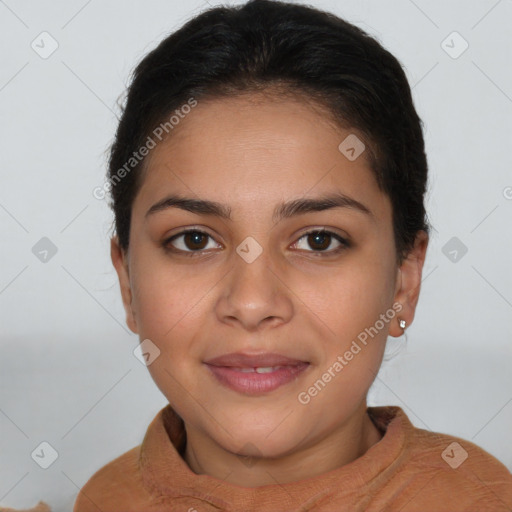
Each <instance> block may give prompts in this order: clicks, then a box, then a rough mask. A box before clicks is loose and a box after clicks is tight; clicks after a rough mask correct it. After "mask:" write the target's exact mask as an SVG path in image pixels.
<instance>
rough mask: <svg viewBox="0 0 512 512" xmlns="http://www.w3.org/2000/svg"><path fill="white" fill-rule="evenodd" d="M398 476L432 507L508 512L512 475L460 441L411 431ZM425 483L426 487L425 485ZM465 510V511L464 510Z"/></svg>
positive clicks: (484, 453)
mask: <svg viewBox="0 0 512 512" xmlns="http://www.w3.org/2000/svg"><path fill="white" fill-rule="evenodd" d="M404 453H405V454H406V456H407V464H406V465H405V466H403V470H402V472H403V473H404V474H409V478H410V479H411V480H414V481H416V483H417V488H418V489H420V487H421V488H422V490H420V491H418V492H419V493H421V494H425V495H430V497H426V499H429V500H435V501H433V504H434V503H435V504H437V505H439V504H440V503H443V502H444V503H445V504H446V505H448V503H450V504H451V503H454V505H456V507H457V508H456V509H457V510H475V507H477V508H478V510H495V511H499V510H503V511H505V510H506V511H510V510H512V474H511V473H510V471H509V470H508V469H507V467H506V466H505V465H504V464H503V463H501V462H500V461H499V460H498V459H497V458H496V457H494V456H493V455H491V454H490V453H488V452H487V451H485V450H484V449H483V448H481V447H479V446H478V445H476V444H474V443H472V442H471V441H467V440H465V439H462V438H460V437H456V436H452V435H448V434H443V433H438V432H431V431H428V430H424V429H420V428H416V427H412V429H411V431H410V435H409V436H408V439H407V444H406V449H405V450H404ZM427 481H428V484H427ZM466 507H467V508H466Z"/></svg>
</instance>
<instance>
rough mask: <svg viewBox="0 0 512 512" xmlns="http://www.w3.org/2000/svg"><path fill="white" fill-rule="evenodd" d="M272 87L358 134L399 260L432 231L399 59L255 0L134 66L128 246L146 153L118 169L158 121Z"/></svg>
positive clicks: (319, 14) (121, 144)
mask: <svg viewBox="0 0 512 512" xmlns="http://www.w3.org/2000/svg"><path fill="white" fill-rule="evenodd" d="M276 87H277V88H278V89H281V90H285V91H288V92H289V93H290V94H299V95H302V96H304V97H306V98H309V99H310V100H313V101H315V102H316V103H317V104H318V105H321V106H322V107H324V108H326V109H327V110H328V111H329V112H330V113H331V114H332V117H333V118H334V119H336V120H337V122H338V123H339V125H340V126H343V127H350V128H354V129H357V130H358V132H360V133H361V134H362V137H363V138H364V142H365V144H367V148H368V150H369V151H368V156H369V158H370V161H371V168H372V171H373V173H374V175H375V178H376V181H377V183H378V186H379V188H380V189H381V190H382V191H383V192H384V193H385V194H387V195H388V196H389V198H390V201H391V204H392V208H393V229H394V235H395V246H396V251H397V261H398V262H399V263H400V262H401V261H402V259H403V258H404V257H405V256H406V255H407V253H408V252H409V251H410V249H411V248H412V247H413V245H414V240H415V238H416V235H417V232H418V231H419V230H424V231H425V232H426V233H427V234H428V233H429V231H430V226H429V222H428V220H427V214H426V211H425V207H424V195H425V191H426V186H427V161H426V155H425V151H424V140H423V133H422V122H421V120H420V118H419V117H418V114H417V113H416V110H415V108H414V105H413V101H412V97H411V90H410V87H409V84H408V82H407V78H406V76H405V73H404V71H403V69H402V67H401V65H400V63H399V62H398V61H397V59H396V58H395V57H394V56H393V55H392V54H391V53H389V52H388V51H387V50H385V49H384V48H383V47H382V46H381V45H380V44H379V43H378V42H377V41H376V40H375V39H374V38H372V37H371V36H369V35H368V34H367V33H365V32H364V31H363V30H361V29H359V28H358V27H356V26H354V25H352V24H350V23H348V22H346V21H344V20H343V19H341V18H339V17H337V16H335V15H333V14H330V13H327V12H323V11H320V10H318V9H315V8H313V7H310V6H305V5H297V4H292V3H285V2H281V1H272V0H251V1H248V2H247V3H245V4H243V5H239V6H235V7H215V8H212V9H210V10H208V11H205V12H203V13H201V14H200V15H198V16H196V17H194V18H193V19H191V20H190V21H188V22H187V23H186V24H185V25H184V26H182V27H181V28H180V29H179V30H177V31H176V32H174V33H172V34H171V35H169V36H168V37H167V38H165V39H164V40H163V41H162V42H161V43H160V44H159V45H158V46H157V47H156V48H155V49H154V50H152V51H151V52H150V53H149V54H147V55H146V56H145V57H144V58H143V59H142V61H141V62H140V63H139V64H138V65H137V67H136V68H135V70H134V72H133V75H132V78H131V83H130V86H129V88H128V91H127V96H126V101H125V104H124V107H123V111H122V115H121V118H120V121H119V125H118V128H117V132H116V136H115V140H114V143H113V145H112V147H111V151H110V159H109V180H110V184H111V197H112V202H111V207H112V209H113V211H114V214H115V228H116V233H117V235H118V237H119V243H120V245H121V247H122V248H123V249H124V250H127V249H128V246H129V233H130V218H131V210H132V205H133V201H134V199H135V196H136V194H137V192H138V190H139V188H140V186H141V182H142V170H143V166H144V161H145V160H142V161H141V162H140V163H138V162H136V165H134V166H133V170H130V172H124V173H122V174H123V178H122V179H119V176H120V173H119V171H120V170H121V169H122V168H123V166H124V169H126V162H128V161H129V160H130V158H133V153H134V151H136V150H137V149H138V148H140V147H142V146H143V145H144V144H145V141H147V140H148V139H147V138H148V136H150V134H151V133H152V131H153V130H154V129H155V127H157V126H158V125H159V124H160V123H162V122H165V121H166V120H169V118H170V116H171V115H172V114H173V112H174V111H176V109H180V107H182V106H183V105H186V104H187V103H189V102H190V99H191V98H194V99H195V101H200V100H201V98H205V99H206V98H210V99H211V98H217V97H219V98H221V97H222V98H226V97H230V96H231V97H232V96H233V95H235V94H243V93H250V92H253V91H265V90H270V89H272V88H276ZM178 113H179V112H178ZM340 142H341V141H340Z"/></svg>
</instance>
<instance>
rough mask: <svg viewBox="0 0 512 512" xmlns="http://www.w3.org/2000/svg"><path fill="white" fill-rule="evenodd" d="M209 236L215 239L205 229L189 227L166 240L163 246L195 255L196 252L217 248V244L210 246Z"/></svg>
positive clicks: (187, 254)
mask: <svg viewBox="0 0 512 512" xmlns="http://www.w3.org/2000/svg"><path fill="white" fill-rule="evenodd" d="M209 238H210V239H211V240H212V241H213V239H212V237H211V236H210V235H209V234H208V233H205V232H204V231H200V230H198V229H187V230H186V231H181V232H180V233H178V234H176V235H173V236H172V237H171V238H168V239H167V240H165V241H164V243H163V246H164V248H165V249H168V250H170V251H173V252H182V253H185V255H186V256H194V253H201V252H202V251H203V250H206V249H215V248H217V246H215V244H214V247H208V239H209Z"/></svg>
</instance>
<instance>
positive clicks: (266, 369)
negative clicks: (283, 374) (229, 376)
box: [236, 366, 282, 373]
mask: <svg viewBox="0 0 512 512" xmlns="http://www.w3.org/2000/svg"><path fill="white" fill-rule="evenodd" d="M279 368H282V366H261V367H258V368H236V370H237V371H239V372H242V373H254V372H256V373H270V372H273V371H275V370H278V369H279Z"/></svg>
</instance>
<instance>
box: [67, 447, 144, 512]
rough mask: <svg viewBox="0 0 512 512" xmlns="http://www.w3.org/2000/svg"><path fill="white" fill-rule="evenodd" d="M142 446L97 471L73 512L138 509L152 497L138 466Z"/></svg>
mask: <svg viewBox="0 0 512 512" xmlns="http://www.w3.org/2000/svg"><path fill="white" fill-rule="evenodd" d="M140 449H141V445H139V446H136V447H134V448H132V449H131V450H129V451H127V452H125V453H123V454H122V455H120V456H119V457H117V458H116V459H114V460H112V461H111V462H109V463H108V464H106V465H105V466H103V467H102V468H100V469H99V470H97V471H96V472H95V473H94V474H93V475H92V476H91V477H90V478H89V480H88V481H87V482H86V483H85V485H84V486H83V487H82V489H81V490H80V492H79V493H78V496H77V498H76V501H75V504H74V507H73V512H100V511H101V512H113V511H115V510H119V507H121V508H122V509H123V510H124V511H126V512H128V511H131V510H137V503H141V502H144V500H145V501H146V502H147V499H148V497H149V495H148V492H147V491H146V490H145V488H144V486H143V483H142V475H141V472H140V466H139V457H140Z"/></svg>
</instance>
